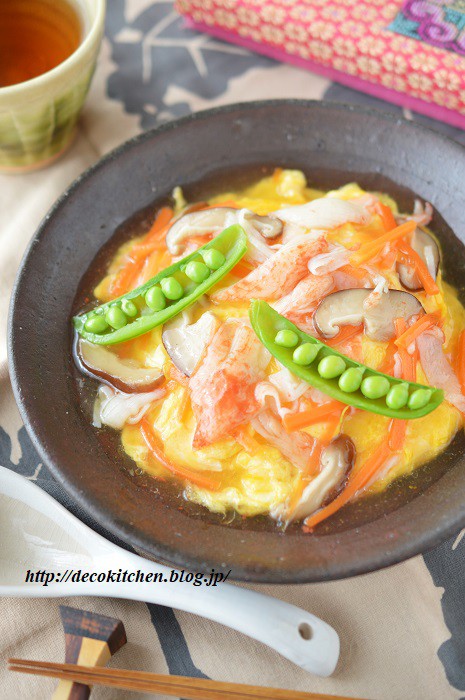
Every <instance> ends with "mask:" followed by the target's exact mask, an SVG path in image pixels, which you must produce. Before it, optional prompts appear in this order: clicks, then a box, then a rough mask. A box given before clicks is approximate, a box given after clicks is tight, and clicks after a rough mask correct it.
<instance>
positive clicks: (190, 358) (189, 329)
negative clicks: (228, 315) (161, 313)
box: [161, 311, 219, 377]
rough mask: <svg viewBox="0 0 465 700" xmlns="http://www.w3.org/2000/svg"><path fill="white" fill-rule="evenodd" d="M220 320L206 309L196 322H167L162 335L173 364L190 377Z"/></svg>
mask: <svg viewBox="0 0 465 700" xmlns="http://www.w3.org/2000/svg"><path fill="white" fill-rule="evenodd" d="M218 326H219V321H218V319H217V318H216V316H214V315H213V314H212V313H211V312H210V311H206V312H205V313H204V314H202V316H201V317H200V318H199V320H198V321H196V323H190V324H189V323H186V321H185V320H184V321H181V323H180V322H179V320H178V319H176V321H172V322H171V323H167V324H165V326H164V328H163V333H162V336H161V339H162V342H163V345H164V346H165V350H166V352H167V353H168V355H169V356H170V358H171V360H172V361H173V364H174V365H176V367H177V368H178V369H179V370H180V371H181V372H182V373H183V374H185V375H186V376H188V377H190V376H191V375H192V374H193V372H194V370H195V369H196V367H197V365H198V364H199V362H200V360H201V358H202V356H203V354H204V352H205V350H206V348H207V345H208V343H210V341H211V340H212V338H213V335H214V334H215V333H216V330H217V328H218Z"/></svg>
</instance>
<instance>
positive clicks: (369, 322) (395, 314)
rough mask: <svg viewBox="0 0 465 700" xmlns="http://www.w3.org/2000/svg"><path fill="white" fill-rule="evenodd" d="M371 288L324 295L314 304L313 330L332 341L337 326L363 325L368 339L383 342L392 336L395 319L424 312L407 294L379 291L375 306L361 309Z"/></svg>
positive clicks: (338, 327) (344, 290)
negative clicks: (316, 304) (315, 306)
mask: <svg viewBox="0 0 465 700" xmlns="http://www.w3.org/2000/svg"><path fill="white" fill-rule="evenodd" d="M372 292H373V289H364V288H356V289H343V290H341V291H339V292H333V293H332V294H328V295H327V296H326V297H325V298H324V299H323V300H322V301H321V302H320V303H319V305H318V307H317V309H316V311H315V314H314V316H313V323H314V325H315V328H316V329H317V331H318V332H319V333H320V335H322V336H323V338H334V337H335V336H336V335H337V334H338V333H339V330H340V327H341V326H348V325H354V326H358V325H359V324H361V323H363V324H364V330H365V334H366V335H367V337H368V338H370V339H371V340H377V341H387V340H390V339H391V338H392V337H393V335H394V333H395V328H394V321H395V319H396V318H404V319H405V320H407V319H409V318H410V317H411V316H413V315H415V314H423V313H424V312H425V310H424V308H423V306H422V305H421V303H420V302H419V301H418V299H417V298H416V297H415V296H413V294H410V293H409V292H403V291H399V290H397V289H389V290H388V291H387V292H382V293H381V294H380V297H379V301H378V302H377V303H376V304H370V305H369V306H368V308H366V307H365V304H364V302H365V300H366V299H367V298H368V296H369V295H370V294H371V293H372Z"/></svg>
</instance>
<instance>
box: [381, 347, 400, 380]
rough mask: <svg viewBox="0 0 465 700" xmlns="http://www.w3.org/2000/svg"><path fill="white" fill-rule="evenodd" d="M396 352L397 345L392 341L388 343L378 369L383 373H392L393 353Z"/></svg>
mask: <svg viewBox="0 0 465 700" xmlns="http://www.w3.org/2000/svg"><path fill="white" fill-rule="evenodd" d="M396 352H397V347H396V346H395V345H394V343H389V344H388V346H387V348H386V353H385V355H384V359H383V361H382V363H381V365H380V367H379V371H380V372H383V373H384V374H392V373H393V372H394V355H395V354H396Z"/></svg>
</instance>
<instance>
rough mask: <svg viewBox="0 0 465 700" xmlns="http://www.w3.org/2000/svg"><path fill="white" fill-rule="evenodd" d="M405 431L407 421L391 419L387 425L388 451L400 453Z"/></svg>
mask: <svg viewBox="0 0 465 700" xmlns="http://www.w3.org/2000/svg"><path fill="white" fill-rule="evenodd" d="M406 431H407V421H405V420H401V419H400V418H393V419H392V420H391V422H390V424H389V428H388V433H389V439H388V443H389V449H390V450H391V451H392V452H400V450H401V449H402V447H403V446H404V441H405V433H406Z"/></svg>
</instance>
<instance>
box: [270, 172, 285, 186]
mask: <svg viewBox="0 0 465 700" xmlns="http://www.w3.org/2000/svg"><path fill="white" fill-rule="evenodd" d="M282 172H283V169H282V168H275V169H274V171H273V175H272V180H273V185H274V186H275V187H276V185H277V184H278V181H279V178H280V177H281V173H282Z"/></svg>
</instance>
